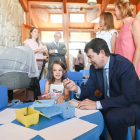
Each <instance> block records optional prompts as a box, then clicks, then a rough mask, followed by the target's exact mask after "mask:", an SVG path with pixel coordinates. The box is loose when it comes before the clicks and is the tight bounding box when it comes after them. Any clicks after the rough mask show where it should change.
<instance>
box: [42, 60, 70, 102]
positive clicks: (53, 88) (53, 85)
mask: <svg viewBox="0 0 140 140" xmlns="http://www.w3.org/2000/svg"><path fill="white" fill-rule="evenodd" d="M49 71H50V75H49V76H50V77H49V80H47V81H46V83H45V90H44V95H45V94H46V96H45V99H55V100H57V102H56V103H62V102H64V100H68V99H69V97H70V96H69V91H68V90H66V89H64V86H63V80H64V79H65V77H64V75H63V73H62V71H64V73H65V72H66V66H65V64H64V63H63V62H62V61H59V60H55V61H53V62H52V64H51V65H50V68H49ZM48 93H50V94H48Z"/></svg>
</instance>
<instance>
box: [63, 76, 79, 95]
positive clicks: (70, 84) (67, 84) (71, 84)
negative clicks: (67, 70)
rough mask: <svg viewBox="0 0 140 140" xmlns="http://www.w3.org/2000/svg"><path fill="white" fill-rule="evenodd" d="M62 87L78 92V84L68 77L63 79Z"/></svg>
mask: <svg viewBox="0 0 140 140" xmlns="http://www.w3.org/2000/svg"><path fill="white" fill-rule="evenodd" d="M63 85H64V87H65V88H66V89H67V90H69V91H74V92H78V86H77V85H76V84H75V82H73V81H72V80H70V79H68V78H67V79H65V80H63Z"/></svg>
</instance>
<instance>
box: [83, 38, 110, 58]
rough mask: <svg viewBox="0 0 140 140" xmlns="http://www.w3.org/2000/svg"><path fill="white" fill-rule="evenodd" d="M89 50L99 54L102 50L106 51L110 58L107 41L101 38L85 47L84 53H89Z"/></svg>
mask: <svg viewBox="0 0 140 140" xmlns="http://www.w3.org/2000/svg"><path fill="white" fill-rule="evenodd" d="M89 49H92V51H93V52H95V53H97V54H99V53H100V50H104V52H105V55H106V56H110V51H109V48H108V45H107V43H106V41H105V40H103V39H101V38H95V39H92V40H91V41H90V42H88V43H87V44H86V46H85V49H84V52H85V53H87V52H88V50H89Z"/></svg>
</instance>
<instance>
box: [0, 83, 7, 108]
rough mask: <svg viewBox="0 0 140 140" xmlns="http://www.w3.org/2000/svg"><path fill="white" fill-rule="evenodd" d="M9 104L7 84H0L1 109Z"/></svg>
mask: <svg viewBox="0 0 140 140" xmlns="http://www.w3.org/2000/svg"><path fill="white" fill-rule="evenodd" d="M7 105H8V89H7V87H6V86H4V85H3V86H0V109H2V108H5V107H6V106H7Z"/></svg>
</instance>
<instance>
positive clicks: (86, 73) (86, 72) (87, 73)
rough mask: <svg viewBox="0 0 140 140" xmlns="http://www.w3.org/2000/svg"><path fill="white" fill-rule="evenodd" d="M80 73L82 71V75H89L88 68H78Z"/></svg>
mask: <svg viewBox="0 0 140 140" xmlns="http://www.w3.org/2000/svg"><path fill="white" fill-rule="evenodd" d="M80 72H81V73H83V75H89V74H90V73H89V70H80Z"/></svg>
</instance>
